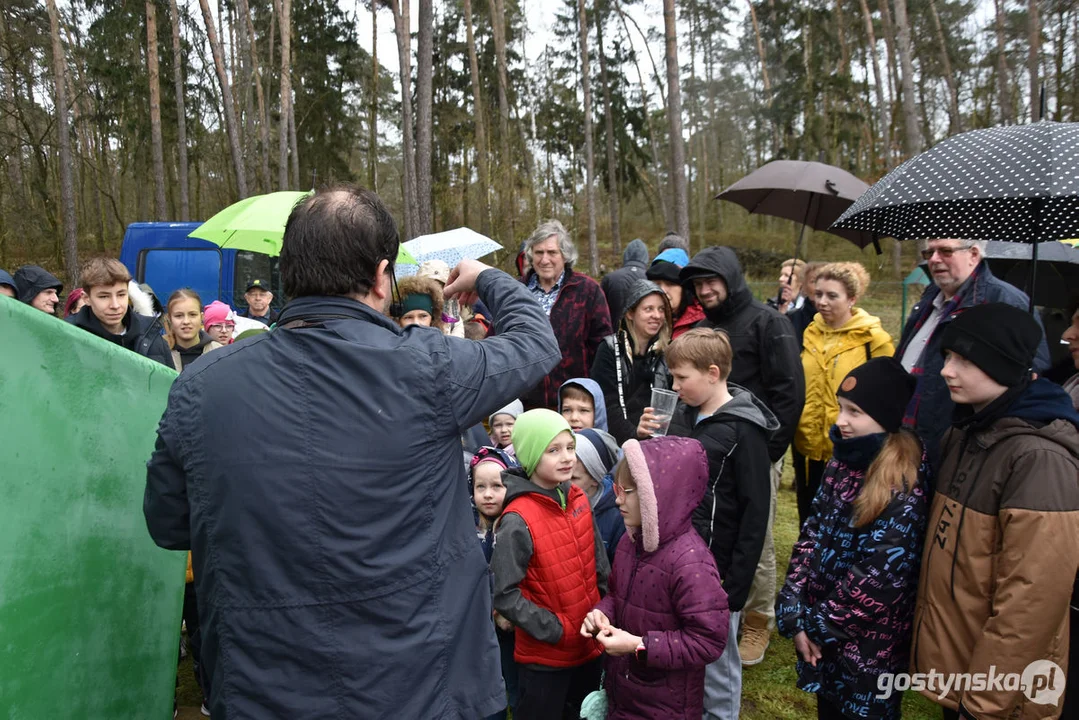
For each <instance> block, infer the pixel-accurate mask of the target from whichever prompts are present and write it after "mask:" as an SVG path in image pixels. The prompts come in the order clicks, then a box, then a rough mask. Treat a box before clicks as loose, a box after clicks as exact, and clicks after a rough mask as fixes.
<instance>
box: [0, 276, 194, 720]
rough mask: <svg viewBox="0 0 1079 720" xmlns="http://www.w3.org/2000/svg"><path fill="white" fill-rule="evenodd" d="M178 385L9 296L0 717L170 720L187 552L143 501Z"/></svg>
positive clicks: (3, 366) (0, 346)
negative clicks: (173, 545) (153, 533)
mask: <svg viewBox="0 0 1079 720" xmlns="http://www.w3.org/2000/svg"><path fill="white" fill-rule="evenodd" d="M175 377H176V373H175V372H173V371H172V370H170V369H168V368H165V367H163V366H161V365H159V364H157V363H154V362H152V361H150V360H147V359H145V358H143V357H140V356H138V355H136V354H134V353H131V352H129V351H127V350H124V349H123V348H120V347H118V346H116V345H113V344H111V343H108V342H106V341H104V340H101V339H99V338H96V337H94V336H92V335H90V334H89V333H87V332H85V331H83V330H79V329H78V328H76V327H74V326H72V325H69V324H67V323H65V322H62V321H60V320H57V319H56V318H52V317H48V316H46V315H45V314H44V313H42V312H40V311H38V310H35V309H33V308H31V307H30V306H28V305H23V304H21V303H18V302H16V301H14V300H12V299H10V298H7V297H0V717H2V718H26V719H28V720H45V719H49V720H53V719H57V720H58V719H59V718H65V719H66V718H78V719H81V718H89V719H93V720H98V719H99V718H100V719H102V720H105V719H109V720H111V719H112V718H162V719H163V718H171V717H172V697H173V686H174V682H175V677H176V660H177V647H178V636H179V629H180V608H181V605H182V602H183V584H184V569H185V563H186V558H185V554H184V553H179V552H168V551H165V550H161V549H160V548H158V547H157V546H155V545H154V543H153V541H152V540H151V539H150V536H149V534H148V533H147V531H146V523H145V521H144V519H143V515H142V494H143V488H144V486H145V482H146V460H147V458H149V456H150V452H151V451H152V449H153V446H154V438H155V430H156V428H157V421H158V420H159V419H160V417H161V413H162V411H163V410H164V407H165V401H166V398H167V396H168V391H169V386H170V385H171V384H172V381H173V380H174V379H175Z"/></svg>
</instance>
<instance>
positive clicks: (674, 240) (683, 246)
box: [656, 233, 689, 255]
mask: <svg viewBox="0 0 1079 720" xmlns="http://www.w3.org/2000/svg"><path fill="white" fill-rule="evenodd" d="M671 248H678V249H679V250H684V251H685V253H686V255H689V243H687V242H686V239H685V238H683V237H682V236H681V235H677V234H675V233H667V235H666V236H665V237H664V238H663V240H661V241H660V243H659V249H658V250H656V255H659V254H660V253H661V252H663V251H664V250H670V249H671Z"/></svg>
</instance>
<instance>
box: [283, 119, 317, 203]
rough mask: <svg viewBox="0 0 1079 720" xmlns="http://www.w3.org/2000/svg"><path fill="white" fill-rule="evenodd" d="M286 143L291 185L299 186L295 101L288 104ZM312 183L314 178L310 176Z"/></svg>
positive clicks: (297, 187)
mask: <svg viewBox="0 0 1079 720" xmlns="http://www.w3.org/2000/svg"><path fill="white" fill-rule="evenodd" d="M288 144H289V149H290V151H289V172H290V173H291V176H292V187H294V188H296V189H297V190H298V189H299V188H300V152H299V148H298V147H297V143H296V103H295V102H292V103H289V106H288ZM312 184H314V178H313V177H312Z"/></svg>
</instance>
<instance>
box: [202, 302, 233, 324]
mask: <svg viewBox="0 0 1079 720" xmlns="http://www.w3.org/2000/svg"><path fill="white" fill-rule="evenodd" d="M235 319H236V316H235V314H234V313H233V312H232V308H230V307H229V306H228V305H226V304H225V303H223V302H221V301H220V300H214V301H213V302H212V303H210V304H209V305H207V306H206V307H204V308H203V309H202V326H203V327H210V326H211V325H218V324H220V323H223V322H230V321H235Z"/></svg>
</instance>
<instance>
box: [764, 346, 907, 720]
mask: <svg viewBox="0 0 1079 720" xmlns="http://www.w3.org/2000/svg"><path fill="white" fill-rule="evenodd" d="M914 383H915V381H914V378H913V376H911V375H908V374H907V372H906V371H905V370H904V369H903V366H902V365H900V364H899V362H898V361H897V360H895V359H894V358H890V357H888V358H874V359H872V360H870V361H869V362H867V363H864V364H863V365H860V366H859V367H857V368H855V369H854V370H852V371H851V372H850V373H849V374H848V375H847V376H846V378H844V380H843V382H842V384H841V385H840V386H839V391H838V392H837V393H836V395H837V396H838V398H839V418H838V419H837V421H836V424H835V425H833V426H832V430H831V438H832V443H833V446H834V450H833V455H832V460H831V461H830V462H829V463H828V467H827V468H826V469H825V471H824V477H823V478H822V479H821V485H820V489H819V490H818V491H817V495H816V497H815V498H814V499H813V512H812V513H811V514H810V516H809V517H807V518H806V521H805V524H804V525H803V526H802V533H801V536H800V537H799V538H798V542H796V543H795V544H794V549H793V551H792V552H791V562H790V566H789V568H788V570H787V581H786V583H785V584H784V585H783V589H782V590H780V591H779V597H778V598H777V599H776V624H777V625H778V626H779V632H780V634H781V635H783V636H784V637H789V638H792V639H793V640H794V648H795V650H796V651H797V653H798V687H800V688H802V689H803V690H805V691H807V692H811V693H816V695H817V718H818V720H844V719H846V718H851V719H854V720H859V719H861V718H865V719H867V720H899V717H900V704H901V702H902V700H903V694H902V693H901V692H893V693H891V694H890V695H888V694H887V693H884V692H882V691H883V690H884V689H885V687H886V686H883V687H882V685H881V676H882V675H883V674H885V673H889V674H895V673H904V672H907V669H908V666H909V664H910V663H909V659H910V658H909V655H910V643H911V625H912V622H913V619H914V602H915V598H916V594H917V585H918V570H919V567H920V566H921V559H922V541H923V539H924V538H925V525H926V509H927V508H926V496H925V487H926V464H925V454H924V452H923V450H922V444H921V441H919V440H918V436H917V435H915V434H914V433H913V432H910V431H909V430H905V429H901V425H902V421H903V412H904V410H905V409H906V407H907V403H908V402H909V401H910V397H911V395H912V394H913V392H914Z"/></svg>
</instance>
